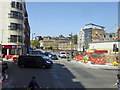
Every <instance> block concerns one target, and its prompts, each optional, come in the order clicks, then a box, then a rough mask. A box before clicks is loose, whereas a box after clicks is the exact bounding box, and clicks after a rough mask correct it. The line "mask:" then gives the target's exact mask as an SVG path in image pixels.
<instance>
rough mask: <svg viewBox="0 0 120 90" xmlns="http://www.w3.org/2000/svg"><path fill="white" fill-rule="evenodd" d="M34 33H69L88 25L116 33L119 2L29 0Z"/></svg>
mask: <svg viewBox="0 0 120 90" xmlns="http://www.w3.org/2000/svg"><path fill="white" fill-rule="evenodd" d="M26 8H27V12H28V17H29V18H28V19H29V24H30V28H31V34H32V33H33V32H35V33H36V34H35V36H59V35H64V36H69V34H70V33H73V35H74V34H77V33H78V32H79V31H80V30H81V28H84V26H85V25H86V24H89V23H93V24H96V25H100V26H103V27H105V28H106V29H105V30H106V32H107V33H111V32H115V24H118V3H117V2H26Z"/></svg>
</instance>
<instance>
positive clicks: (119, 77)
mask: <svg viewBox="0 0 120 90" xmlns="http://www.w3.org/2000/svg"><path fill="white" fill-rule="evenodd" d="M117 78H118V80H117V82H116V83H115V84H114V85H113V87H115V86H116V85H118V90H120V74H117Z"/></svg>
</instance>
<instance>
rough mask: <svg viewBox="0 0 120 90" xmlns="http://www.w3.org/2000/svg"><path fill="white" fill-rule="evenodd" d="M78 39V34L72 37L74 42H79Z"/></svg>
mask: <svg viewBox="0 0 120 90" xmlns="http://www.w3.org/2000/svg"><path fill="white" fill-rule="evenodd" d="M77 39H78V37H77V34H76V35H74V36H73V37H72V42H73V44H77Z"/></svg>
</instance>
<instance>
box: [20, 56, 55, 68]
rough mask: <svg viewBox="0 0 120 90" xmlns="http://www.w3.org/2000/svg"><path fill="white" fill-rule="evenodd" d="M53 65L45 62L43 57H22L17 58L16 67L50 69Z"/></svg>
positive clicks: (47, 61)
mask: <svg viewBox="0 0 120 90" xmlns="http://www.w3.org/2000/svg"><path fill="white" fill-rule="evenodd" d="M52 64H53V62H52V61H49V60H46V58H45V57H43V56H40V55H39V56H32V55H24V56H20V57H19V58H18V66H19V67H40V68H46V67H51V66H52Z"/></svg>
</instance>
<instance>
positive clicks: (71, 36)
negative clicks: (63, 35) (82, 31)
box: [69, 33, 73, 60]
mask: <svg viewBox="0 0 120 90" xmlns="http://www.w3.org/2000/svg"><path fill="white" fill-rule="evenodd" d="M69 36H70V38H71V42H70V44H71V53H70V60H72V36H73V35H72V33H71V34H69Z"/></svg>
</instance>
